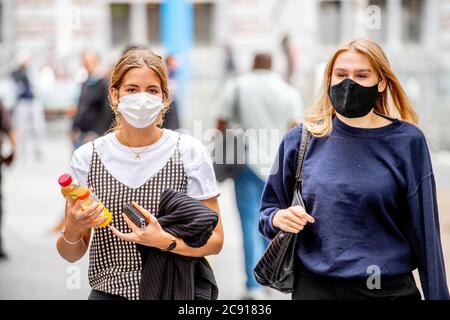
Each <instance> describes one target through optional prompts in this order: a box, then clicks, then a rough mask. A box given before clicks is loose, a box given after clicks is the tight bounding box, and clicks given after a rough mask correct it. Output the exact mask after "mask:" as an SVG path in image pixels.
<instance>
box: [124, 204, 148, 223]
mask: <svg viewBox="0 0 450 320" xmlns="http://www.w3.org/2000/svg"><path fill="white" fill-rule="evenodd" d="M123 212H124V213H125V214H126V215H127V217H128V218H129V219H130V220H131V221H133V223H134V224H135V225H137V226H138V227H140V228H145V227H146V226H147V225H148V221H147V218H146V217H145V216H144V215H143V214H142V213H141V212H140V211H139V210H138V209H136V208H135V207H134V206H133V205H132V204H129V203H125V204H124V205H123Z"/></svg>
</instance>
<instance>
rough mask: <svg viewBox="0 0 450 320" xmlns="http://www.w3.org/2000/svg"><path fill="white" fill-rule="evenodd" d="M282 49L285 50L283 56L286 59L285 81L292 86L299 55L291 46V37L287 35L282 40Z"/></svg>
mask: <svg viewBox="0 0 450 320" xmlns="http://www.w3.org/2000/svg"><path fill="white" fill-rule="evenodd" d="M281 49H282V50H283V54H284V56H285V58H286V72H285V75H284V79H285V80H286V82H287V83H289V84H292V76H293V75H294V73H295V71H296V70H295V68H296V60H295V59H296V56H297V53H296V52H295V49H294V48H293V46H292V44H291V40H290V37H289V35H286V36H284V37H283V39H282V40H281Z"/></svg>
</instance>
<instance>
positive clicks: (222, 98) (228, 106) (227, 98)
mask: <svg viewBox="0 0 450 320" xmlns="http://www.w3.org/2000/svg"><path fill="white" fill-rule="evenodd" d="M236 86H237V83H236V82H235V81H233V80H228V81H227V83H225V85H224V90H223V93H222V94H221V95H219V99H218V110H217V118H219V119H222V120H225V121H230V120H234V119H233V107H234V104H235V101H234V100H235V98H236V97H235V95H236Z"/></svg>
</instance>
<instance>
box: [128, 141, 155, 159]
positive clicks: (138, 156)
mask: <svg viewBox="0 0 450 320" xmlns="http://www.w3.org/2000/svg"><path fill="white" fill-rule="evenodd" d="M150 146H151V144H150V145H148V146H147V147H146V148H145V149H144V150H142V151H140V152H136V151H134V150H133V149H132V148H131V147H128V146H127V147H128V149H130V150H131V152H133V153H134V154H136V156H135V157H134V160H140V159H141V154H143V153H144V152H145V151H147V149H148V148H150Z"/></svg>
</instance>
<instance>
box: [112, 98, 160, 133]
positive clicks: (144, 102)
mask: <svg viewBox="0 0 450 320" xmlns="http://www.w3.org/2000/svg"><path fill="white" fill-rule="evenodd" d="M162 108H163V101H162V98H161V97H158V96H155V95H153V94H150V93H147V92H141V93H135V94H130V95H126V96H123V97H121V98H120V99H119V105H118V110H119V112H120V113H121V114H122V115H123V117H124V118H125V120H126V121H127V122H128V123H129V124H130V125H132V126H133V127H135V128H146V127H148V126H149V125H151V124H152V123H153V122H155V120H156V118H157V117H158V115H159V113H160V112H161V110H162Z"/></svg>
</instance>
